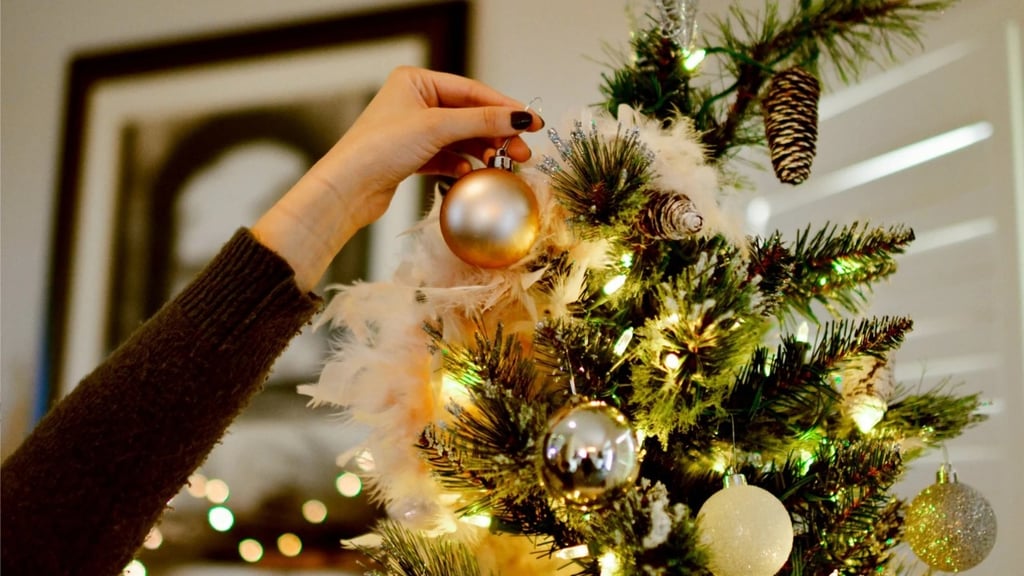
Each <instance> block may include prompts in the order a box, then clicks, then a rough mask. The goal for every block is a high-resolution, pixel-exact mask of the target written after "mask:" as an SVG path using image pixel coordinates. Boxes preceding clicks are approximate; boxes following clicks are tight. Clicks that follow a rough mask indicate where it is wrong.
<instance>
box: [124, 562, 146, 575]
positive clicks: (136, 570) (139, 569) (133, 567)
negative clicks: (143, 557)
mask: <svg viewBox="0 0 1024 576" xmlns="http://www.w3.org/2000/svg"><path fill="white" fill-rule="evenodd" d="M121 576H146V566H145V565H144V564H143V563H142V562H139V561H138V560H132V561H131V562H129V563H128V565H127V566H125V567H124V572H121Z"/></svg>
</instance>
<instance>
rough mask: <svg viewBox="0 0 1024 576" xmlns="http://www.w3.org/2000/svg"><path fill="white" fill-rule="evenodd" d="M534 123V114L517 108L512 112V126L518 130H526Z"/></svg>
mask: <svg viewBox="0 0 1024 576" xmlns="http://www.w3.org/2000/svg"><path fill="white" fill-rule="evenodd" d="M530 124H533V114H530V113H529V112H526V111H524V110H516V111H515V112H513V113H512V127H513V128H515V129H516V130H526V129H527V128H529V127H530Z"/></svg>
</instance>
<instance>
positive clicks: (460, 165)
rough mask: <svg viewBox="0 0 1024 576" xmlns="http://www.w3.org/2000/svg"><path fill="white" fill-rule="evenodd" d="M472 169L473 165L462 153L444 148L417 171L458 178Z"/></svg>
mask: <svg viewBox="0 0 1024 576" xmlns="http://www.w3.org/2000/svg"><path fill="white" fill-rule="evenodd" d="M472 169H473V165H472V164H471V163H470V161H469V160H467V159H466V157H465V156H463V155H462V154H458V153H456V152H452V151H449V150H442V151H440V152H438V153H437V155H436V156H434V157H433V158H431V159H430V161H428V162H427V163H426V164H424V165H423V167H422V168H420V169H419V170H417V172H418V173H420V174H431V175H434V176H450V177H452V178H458V177H460V176H463V175H465V174H467V173H468V172H469V171H470V170H472Z"/></svg>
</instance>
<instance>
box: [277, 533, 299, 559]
mask: <svg viewBox="0 0 1024 576" xmlns="http://www.w3.org/2000/svg"><path fill="white" fill-rule="evenodd" d="M277 549H278V550H279V551H280V552H281V554H283V555H285V556H288V557H289V558H291V557H294V556H298V555H299V553H300V552H302V540H300V539H299V537H298V536H296V535H295V534H292V533H291V532H288V533H285V534H281V535H280V536H278V537H277Z"/></svg>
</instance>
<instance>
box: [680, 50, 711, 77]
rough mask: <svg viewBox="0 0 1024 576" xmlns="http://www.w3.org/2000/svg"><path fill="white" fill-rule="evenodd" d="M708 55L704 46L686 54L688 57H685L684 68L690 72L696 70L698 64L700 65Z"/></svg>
mask: <svg viewBox="0 0 1024 576" xmlns="http://www.w3.org/2000/svg"><path fill="white" fill-rule="evenodd" d="M706 55H707V52H706V51H705V50H704V49H703V48H699V49H697V50H694V51H693V52H690V53H689V54H687V55H686V58H684V59H683V68H686V69H687V70H688V71H690V72H692V71H694V70H696V69H697V66H700V63H701V62H703V61H704V57H705V56H706Z"/></svg>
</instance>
